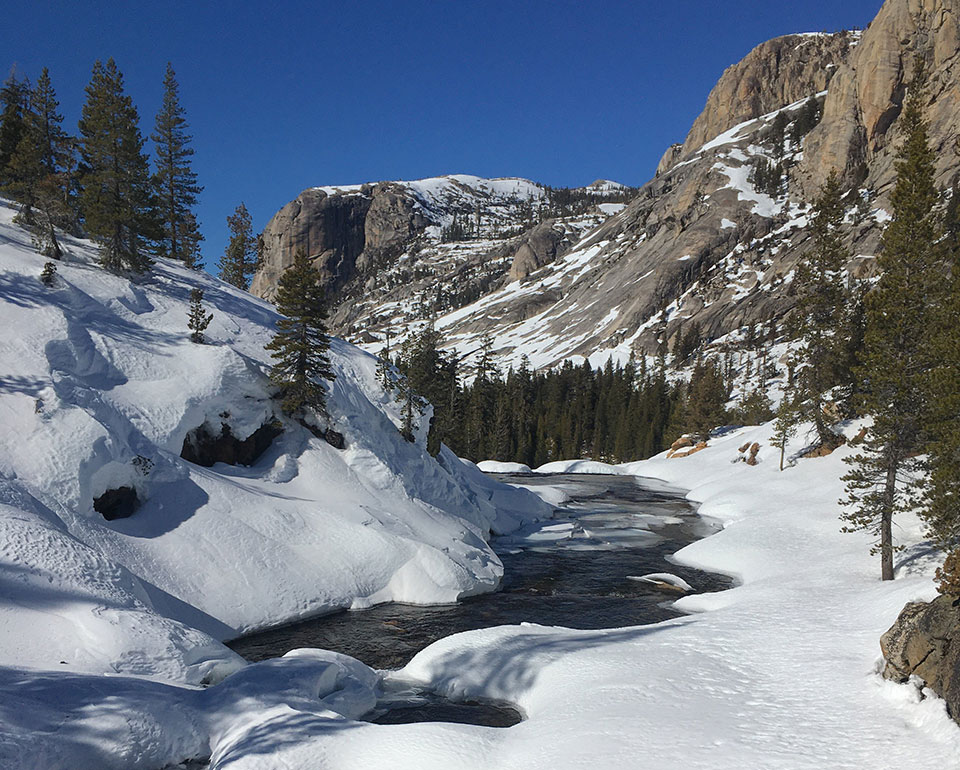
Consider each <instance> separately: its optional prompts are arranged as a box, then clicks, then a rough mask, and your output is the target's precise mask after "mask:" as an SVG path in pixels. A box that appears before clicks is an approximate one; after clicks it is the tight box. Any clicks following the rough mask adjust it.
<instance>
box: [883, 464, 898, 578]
mask: <svg viewBox="0 0 960 770" xmlns="http://www.w3.org/2000/svg"><path fill="white" fill-rule="evenodd" d="M896 494H897V463H896V462H894V461H892V460H891V461H890V464H889V465H888V466H887V479H886V482H885V483H884V486H883V504H882V509H881V511H880V579H881V580H893V504H894V501H895V500H896Z"/></svg>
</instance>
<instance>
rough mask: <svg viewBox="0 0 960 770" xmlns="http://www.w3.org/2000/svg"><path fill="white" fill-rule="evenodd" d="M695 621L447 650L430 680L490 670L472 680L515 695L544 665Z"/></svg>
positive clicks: (434, 663) (566, 632)
mask: <svg viewBox="0 0 960 770" xmlns="http://www.w3.org/2000/svg"><path fill="white" fill-rule="evenodd" d="M695 621H696V619H695V618H692V617H691V618H677V619H676V620H673V621H668V622H667V623H660V624H657V625H653V626H634V627H630V628H617V629H611V630H606V629H604V630H600V631H573V630H570V629H558V630H557V631H556V632H555V633H547V634H544V633H524V634H521V635H518V636H514V637H511V638H509V639H507V640H505V641H501V642H498V643H496V644H494V645H491V646H490V647H487V648H477V647H468V648H462V649H457V650H451V651H450V652H448V653H445V654H442V655H441V656H439V657H438V658H434V659H433V660H431V661H430V663H429V669H430V671H431V677H430V679H431V683H432V684H433V685H434V686H437V687H439V688H440V689H442V685H443V683H444V681H445V680H454V681H455V680H456V679H457V678H458V677H459V676H460V675H461V674H462V672H475V671H484V672H486V674H484V675H483V676H481V677H480V678H479V679H478V678H477V677H476V676H475V675H472V674H471V675H468V681H469V682H471V683H473V682H479V684H480V685H481V686H482V688H483V692H484V694H485V695H486V696H488V697H496V698H507V699H509V698H510V697H511V696H513V695H515V694H516V693H520V692H524V691H527V690H529V689H530V688H531V687H533V685H534V684H535V682H536V679H537V675H538V674H539V673H540V671H541V670H542V669H543V668H544V666H546V665H549V664H550V663H551V662H553V661H555V660H557V659H558V658H560V657H562V656H564V655H567V654H570V653H577V652H582V651H584V650H588V649H593V648H596V647H603V646H607V645H611V644H622V643H630V642H635V641H638V640H640V639H643V638H645V637H648V636H652V635H655V634H656V635H662V634H667V635H669V632H670V631H671V630H672V629H674V628H677V627H679V626H682V625H686V624H687V623H692V622H695ZM660 643H661V644H669V641H668V640H667V639H664V640H661V641H660ZM471 689H472V688H471Z"/></svg>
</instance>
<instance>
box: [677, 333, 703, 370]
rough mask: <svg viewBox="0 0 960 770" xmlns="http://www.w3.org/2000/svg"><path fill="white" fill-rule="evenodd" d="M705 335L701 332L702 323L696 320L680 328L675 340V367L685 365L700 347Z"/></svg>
mask: <svg viewBox="0 0 960 770" xmlns="http://www.w3.org/2000/svg"><path fill="white" fill-rule="evenodd" d="M702 342H703V337H702V336H701V334H700V324H698V323H697V322H696V321H694V322H693V323H692V324H689V325H688V326H687V327H686V328H685V329H679V330H678V331H677V334H676V337H674V341H673V362H672V363H673V367H674V368H679V367H681V366H683V364H685V363H686V362H687V361H688V360H689V359H690V356H692V355H693V354H694V353H695V352H696V351H697V348H699V347H700V344H701V343H702Z"/></svg>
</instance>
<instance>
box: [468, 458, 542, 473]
mask: <svg viewBox="0 0 960 770" xmlns="http://www.w3.org/2000/svg"><path fill="white" fill-rule="evenodd" d="M477 467H478V468H479V469H480V470H482V471H483V472H484V473H531V470H530V466H529V465H524V464H523V463H507V462H500V461H499V460H483V461H482V462H479V463H477Z"/></svg>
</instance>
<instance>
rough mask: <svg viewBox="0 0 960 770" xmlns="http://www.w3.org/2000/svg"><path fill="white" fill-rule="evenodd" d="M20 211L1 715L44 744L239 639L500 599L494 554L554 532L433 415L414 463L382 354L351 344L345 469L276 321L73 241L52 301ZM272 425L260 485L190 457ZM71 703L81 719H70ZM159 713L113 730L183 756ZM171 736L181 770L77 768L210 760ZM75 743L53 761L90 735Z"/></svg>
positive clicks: (2, 476)
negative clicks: (114, 510)
mask: <svg viewBox="0 0 960 770" xmlns="http://www.w3.org/2000/svg"><path fill="white" fill-rule="evenodd" d="M13 213H14V212H13V210H12V209H11V208H10V207H9V206H8V205H7V204H6V203H5V202H3V201H0V323H2V324H3V326H4V328H5V330H6V331H7V334H6V335H5V336H4V339H3V341H2V342H0V372H3V375H2V376H0V419H2V421H3V425H4V428H5V430H4V431H3V432H2V433H0V702H6V703H14V704H16V703H19V702H20V701H19V700H16V699H14V700H10V698H13V697H14V695H13V693H14V692H16V693H18V694H17V696H16V697H17V698H20V697H27V698H28V700H29V699H30V698H34V699H39V700H38V703H39V701H44V702H45V705H37V704H34V705H35V706H36V713H32V712H31V713H32V715H31V713H25V714H24V715H23V720H26V721H25V722H23V723H22V724H26V723H28V722H29V721H30V719H33V718H34V717H36V718H37V719H38V720H39V721H38V722H37V725H39V724H41V723H42V722H43V719H42V718H41V717H42V715H41V712H44V713H49V714H59V715H60V716H59V717H54V716H51V717H50V718H51V719H61V720H62V719H70V720H73V719H75V718H77V717H76V716H75V715H73V712H72V711H71V710H70V709H71V708H72V707H71V706H70V703H74V705H75V706H76V708H77V709H79V710H81V711H83V712H84V713H87V712H89V713H90V714H97V713H101V714H103V713H115V714H117V715H120V714H122V713H123V710H124V709H125V708H126V706H125V705H124V703H125V702H124V701H123V699H122V698H121V699H120V700H118V701H116V702H115V703H114V705H110V702H109V698H107V696H106V693H107V692H108V691H109V688H107V689H104V687H103V686H102V684H101V683H102V679H101V677H103V676H105V675H109V676H111V677H118V676H119V677H126V678H127V679H129V681H131V682H132V683H131V684H130V687H131V688H133V690H132V691H135V692H136V693H143V697H144V698H145V699H146V701H147V702H146V703H145V704H144V705H143V706H142V709H147V710H151V708H152V707H151V706H150V705H149V704H150V703H154V702H155V703H160V701H161V700H163V701H164V702H165V703H166V705H165V706H164V707H163V708H164V709H167V708H173V707H174V706H173V705H172V704H173V701H170V700H169V699H167V696H166V695H164V696H162V697H161V695H160V694H158V693H168V692H173V690H170V689H169V686H170V685H173V684H176V685H178V686H180V687H181V688H182V686H184V685H199V684H201V683H209V682H217V681H220V680H222V679H223V678H224V677H225V676H227V675H229V674H231V673H232V672H236V671H238V670H240V669H242V668H243V661H242V660H241V659H240V658H239V657H238V656H236V655H235V654H234V653H233V652H231V651H230V650H229V649H227V648H226V647H224V646H223V645H222V644H221V643H220V640H223V639H226V638H230V637H233V636H236V635H237V634H239V633H241V632H244V631H246V630H250V629H255V628H260V627H264V626H268V625H272V624H276V623H279V622H284V621H288V620H292V619H297V618H302V617H306V616H309V615H315V614H320V613H324V612H330V611H332V610H335V609H337V608H343V607H363V606H369V605H370V604H373V603H377V602H386V601H404V602H412V603H449V602H452V601H456V600H457V599H459V598H462V597H465V596H470V595H472V594H476V593H479V592H483V591H490V590H492V589H494V588H495V587H496V586H497V585H498V583H499V580H500V576H501V574H502V566H501V564H500V560H499V558H498V557H497V556H496V554H495V553H494V552H493V551H492V549H491V548H490V546H489V545H488V544H487V542H486V540H487V538H488V536H489V535H490V534H491V533H492V532H497V533H500V532H509V531H511V530H513V529H516V528H517V527H519V526H521V525H523V524H525V523H527V522H529V521H530V520H532V519H536V518H538V517H541V518H542V517H549V516H550V515H551V514H552V507H551V506H550V505H548V504H547V503H545V502H543V501H542V500H541V499H540V498H539V497H538V496H536V495H534V494H532V493H531V492H529V491H527V490H523V489H518V488H516V487H512V486H509V485H506V484H500V483H498V482H496V481H493V480H492V479H490V478H489V477H487V476H485V475H483V474H482V473H481V472H480V471H479V470H477V469H476V468H475V467H474V466H472V465H469V464H466V463H463V462H461V461H460V460H458V459H457V458H456V457H455V456H454V455H453V454H452V453H451V452H450V451H449V450H447V449H446V448H443V449H442V451H441V453H440V456H439V457H438V458H437V459H434V458H431V457H430V456H429V455H428V454H427V453H426V451H425V448H424V446H425V438H426V424H427V420H428V418H429V414H426V415H424V418H423V419H421V420H420V422H419V426H418V430H417V442H416V443H409V442H407V441H406V440H404V439H403V438H402V436H401V435H400V433H399V431H398V430H397V425H399V424H400V422H401V416H400V414H399V411H398V409H399V407H398V406H397V405H396V404H395V403H394V402H393V399H392V398H391V397H390V396H389V395H388V394H386V393H384V392H383V390H382V389H381V388H380V387H379V385H378V384H377V380H376V376H375V368H376V359H375V358H374V357H373V356H371V355H370V354H368V353H365V352H363V351H361V350H359V349H358V348H355V347H353V346H351V345H348V344H346V343H344V342H342V341H340V340H336V339H335V340H333V341H332V344H331V360H332V365H333V369H334V371H335V373H336V379H335V381H334V382H333V383H332V386H331V387H330V393H329V397H328V406H329V409H330V413H331V427H333V428H334V429H336V430H337V431H339V432H340V433H342V434H343V435H344V437H345V441H346V448H345V449H344V450H342V451H341V450H337V449H334V448H333V447H332V446H330V445H328V444H327V443H326V442H325V441H323V440H321V439H318V438H316V437H314V436H313V435H312V434H311V433H309V432H308V431H306V430H305V429H304V428H303V427H301V426H300V425H299V424H297V423H295V422H293V421H290V420H286V419H285V418H283V417H282V415H281V414H280V413H279V411H278V410H276V408H275V402H274V401H273V400H272V398H271V391H272V386H271V385H270V383H269V380H268V379H267V377H266V374H265V373H266V371H267V369H268V367H269V364H270V359H269V357H268V355H267V353H266V352H265V351H264V349H263V346H264V343H266V342H267V341H268V340H269V339H270V338H271V336H272V334H273V332H274V329H275V322H276V319H277V315H276V313H275V311H274V310H273V308H272V307H271V306H270V305H268V304H267V303H264V302H261V301H259V300H257V299H255V298H253V297H252V296H250V295H249V294H247V293H245V292H242V291H239V290H236V289H234V288H232V287H229V286H227V285H225V284H223V283H221V282H220V281H217V280H216V279H214V278H212V277H210V276H209V275H207V274H205V273H202V272H194V271H190V270H186V269H184V268H182V267H181V266H179V265H177V264H174V263H170V262H167V261H165V260H159V261H158V262H157V264H156V266H155V268H154V269H153V270H152V271H151V272H150V273H149V274H147V275H145V276H142V277H139V278H135V279H130V278H128V277H123V276H116V275H112V274H110V273H108V272H106V271H104V270H102V269H101V268H100V267H98V266H97V265H96V264H95V261H96V254H95V251H94V249H93V248H92V246H91V245H90V244H89V243H87V242H85V241H82V240H77V239H73V238H69V237H66V236H65V237H64V245H65V247H66V251H67V255H66V258H65V259H64V261H63V262H61V263H58V264H57V278H56V281H55V284H54V285H53V286H52V287H50V288H47V287H44V286H43V285H42V284H41V283H40V281H39V279H38V276H39V273H40V270H41V267H42V265H43V263H44V261H45V260H44V259H43V258H42V257H40V256H39V255H37V254H36V253H35V252H34V251H33V250H32V248H31V246H30V243H29V240H30V239H29V236H28V235H27V234H26V233H25V232H24V231H23V230H21V229H20V228H19V227H17V226H15V225H14V224H13V223H12V218H13ZM195 287H196V288H201V289H203V291H204V301H205V304H206V306H207V308H208V309H209V310H212V311H213V321H212V323H211V325H210V327H209V328H208V330H207V337H208V342H209V344H206V345H195V344H193V343H191V342H190V341H189V339H188V332H187V328H186V321H187V311H188V303H189V294H190V291H191V289H193V288H195ZM274 419H279V420H281V422H282V423H283V427H284V433H283V434H282V435H281V436H280V437H279V438H277V439H276V440H275V441H274V442H273V445H272V446H271V447H270V448H269V449H268V450H267V452H266V453H265V454H264V455H263V456H262V457H261V458H260V459H259V460H258V461H257V462H256V463H255V465H253V466H252V467H249V468H248V467H241V466H236V467H234V466H228V465H223V464H218V465H215V466H214V467H212V468H204V467H200V466H196V465H193V464H192V463H189V462H187V461H185V460H183V459H181V458H180V456H179V455H180V449H181V447H182V445H183V442H184V437H185V436H186V435H187V433H188V432H189V431H190V430H192V429H194V428H196V427H198V426H200V425H202V424H204V423H209V424H210V425H211V426H212V427H213V428H214V429H219V427H220V424H221V423H225V424H229V426H230V427H231V429H232V431H233V432H234V434H235V435H236V436H238V437H239V438H244V437H246V436H248V435H250V434H251V433H252V432H253V431H254V430H255V429H257V428H258V427H259V426H260V425H262V424H263V423H264V422H266V421H269V420H274ZM119 486H130V487H132V488H134V489H135V490H136V492H137V495H138V497H139V499H140V500H141V502H142V504H141V506H140V508H139V509H138V510H137V511H136V513H135V514H134V515H133V516H132V517H130V518H128V519H118V520H115V521H112V522H107V521H105V520H104V519H103V518H102V516H101V515H100V514H99V513H97V512H95V511H94V510H93V498H94V497H96V496H98V495H99V494H101V493H102V492H104V491H105V490H107V489H115V488H117V487H119ZM25 671H31V672H35V673H30V674H29V675H28V674H25V673H22V672H25ZM37 672H39V673H37ZM138 678H142V679H149V680H152V681H156V682H162V683H167V684H165V685H164V686H166V687H168V689H167V690H164V689H163V688H159V689H156V690H142V689H138V688H143V687H147V685H141V684H137V681H138ZM127 679H125V680H124V681H127ZM27 681H31V682H36V683H37V687H36V688H35V689H31V688H30V685H27V684H24V682H27ZM118 681H119V680H118ZM118 687H120V685H118ZM24 688H26V690H24ZM63 689H65V690H67V691H70V692H71V693H73V695H72V696H71V697H72V698H73V700H71V699H70V698H67V699H66V701H65V703H62V704H59V703H58V702H56V701H57V700H58V699H60V698H61V690H63ZM120 689H122V687H120ZM27 691H29V693H28V694H27V695H24V693H25V692H27ZM74 691H76V692H74ZM150 693H154V694H150ZM74 696H75V697H74ZM137 697H139V696H137ZM178 697H179V696H178ZM270 697H274V695H271V696H270ZM278 697H279V696H278ZM48 698H54V701H51V702H46V701H45V699H48ZM105 698H107V699H106V700H104V699H105ZM151 699H153V700H151ZM165 699H166V700H165ZM80 701H82V704H81V705H77V704H78V703H79V702H80ZM94 701H96V702H97V703H98V704H99V705H93V703H94ZM101 701H102V702H101ZM31 702H33V701H31ZM11 708H13V706H11ZM24 708H26V707H24ZM30 708H33V707H32V706H31V707H30ZM158 708H159V707H158ZM98 709H99V710H100V711H99V712H98ZM104 710H106V711H104ZM28 711H29V709H28ZM155 711H156V710H155V709H154V710H153V711H151V714H152V716H150V717H149V719H148V718H147V717H144V720H143V721H142V723H141V722H136V724H135V725H132V724H128V723H127V722H124V720H123V719H122V718H121V717H119V716H117V717H113V721H115V722H117V725H118V726H117V728H116V729H117V730H121V731H122V730H127V731H128V732H129V731H130V730H140V729H143V730H147V731H150V730H154V729H156V730H159V731H160V732H161V733H164V734H165V733H166V732H167V729H166V728H165V727H163V726H162V725H161V726H160V727H156V726H155V727H150V726H149V725H148V722H149V721H150V720H151V719H159V716H158V715H157V713H154V712H155ZM38 715H40V716H38ZM107 721H108V722H109V721H110V720H107ZM134 721H136V720H134ZM120 722H124V725H126V726H123V725H120V724H119V723H120ZM173 722H176V723H177V724H179V722H177V719H173ZM3 723H4V724H13V722H9V721H7V720H3ZM16 724H21V722H16ZM91 724H92V722H91ZM111 724H112V722H111ZM23 729H24V730H28V731H29V730H31V729H34V728H30V727H24V728H23ZM36 729H41V728H40V727H37V728H36ZM77 729H78V730H79V727H78V728H77ZM112 729H113V727H110V726H107V725H105V726H104V727H103V728H102V732H103V734H104V735H107V734H108V733H110V731H111V730H112ZM177 729H179V728H177ZM170 730H171V731H173V732H171V735H170V737H169V740H170V741H172V743H170V744H169V745H168V746H167V747H166V749H164V751H166V750H168V749H169V751H172V752H173V754H164V757H166V758H165V759H163V761H159V760H157V757H159V756H160V755H159V754H155V753H151V752H153V751H154V749H156V750H157V751H159V750H160V749H159V748H157V746H156V745H155V744H154V743H151V744H150V745H151V748H150V749H149V750H144V753H142V757H141V759H138V760H137V761H136V762H134V761H133V760H132V759H130V757H129V755H128V753H125V752H120V753H119V754H118V755H117V756H118V757H120V759H117V760H114V761H112V763H103V764H99V763H98V762H94V761H93V760H90V761H89V763H88V764H86V765H84V764H83V762H80V763H79V764H76V765H65V766H70V767H80V766H95V767H101V766H102V767H106V766H118V767H133V766H154V767H159V766H161V765H163V764H165V763H167V762H175V761H180V760H181V759H184V758H186V757H188V756H190V755H189V754H177V753H176V752H177V751H180V749H177V748H176V746H180V745H181V743H179V741H181V739H183V740H185V738H183V736H180V737H177V734H176V730H174V728H173V727H171V728H170ZM15 732H16V731H15ZM62 732H63V734H62V735H61V739H62V740H61V742H60V743H57V742H56V741H54V742H53V743H51V744H50V748H49V751H50V752H53V753H51V754H50V755H49V756H50V757H54V756H55V755H56V756H60V755H58V754H57V753H56V752H57V751H59V749H58V748H56V747H57V746H60V747H61V748H62V747H64V746H67V747H69V746H71V745H73V744H71V740H72V738H71V736H75V735H76V736H80V737H79V738H77V740H81V739H82V736H83V732H82V731H80V732H76V733H74V731H70V730H67V731H62ZM8 734H9V731H8V730H7V729H6V728H4V727H0V766H2V767H5V768H6V767H18V766H23V765H21V764H19V762H20V760H22V761H23V762H27V763H28V765H27V766H38V765H36V764H35V763H34V762H33V760H32V759H31V758H30V755H28V754H23V755H22V756H21V755H20V754H19V752H18V750H17V749H15V748H13V749H11V748H9V747H10V746H19V745H20V744H19V743H16V742H15V743H13V744H11V743H9V742H8V741H7V736H8ZM98 734H99V733H98ZM118 735H119V733H118ZM20 737H23V740H25V741H27V742H28V743H30V742H31V741H34V743H35V744H36V745H37V746H40V745H41V744H44V741H43V740H41V739H40V738H38V737H36V736H34V738H36V740H34V738H31V737H30V736H26V737H24V736H19V737H18V738H17V740H19V739H20ZM128 737H129V736H128ZM104 740H107V739H106V738H105V739H104ZM117 740H118V741H120V742H121V743H122V742H123V741H125V740H126V739H125V738H124V739H122V738H120V737H118V738H117ZM131 740H132V741H133V743H134V744H136V743H137V742H138V741H140V740H141V738H137V739H136V740H134V739H133V738H131ZM143 740H146V738H143ZM164 740H167V738H164ZM161 743H162V741H161ZM31 745H34V744H31ZM44 745H45V744H44ZM183 745H186V744H183ZM191 745H192V744H191ZM8 749H9V751H12V752H13V753H12V754H10V753H5V752H8ZM43 750H44V751H46V750H47V749H46V748H44V749H43ZM131 750H133V749H131ZM64 751H65V752H66V753H65V754H63V756H68V755H69V753H70V751H72V749H69V748H65V749H64ZM44 756H46V755H44ZM83 756H87V755H86V754H84V755H83ZM138 756H140V755H139V754H138ZM17 757H19V758H20V759H18V761H17V762H14V758H17ZM124 757H126V759H124ZM127 760H129V762H128V761H127ZM154 760H157V761H154ZM59 761H60V760H56V761H54V759H50V761H49V762H46V761H43V762H40V765H39V766H44V767H48V766H49V767H52V766H56V762H59ZM64 761H66V760H64ZM84 761H86V760H84ZM138 762H139V764H138ZM125 763H126V764H125ZM151 763H152V764H151Z"/></svg>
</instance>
